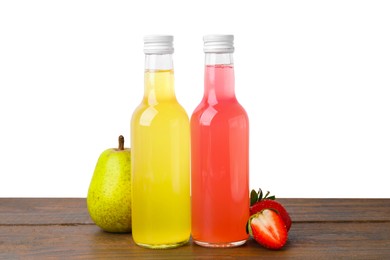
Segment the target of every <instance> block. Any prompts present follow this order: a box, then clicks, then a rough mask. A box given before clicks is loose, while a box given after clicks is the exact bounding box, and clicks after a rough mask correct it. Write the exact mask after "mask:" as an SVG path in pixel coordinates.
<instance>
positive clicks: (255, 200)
mask: <svg viewBox="0 0 390 260" xmlns="http://www.w3.org/2000/svg"><path fill="white" fill-rule="evenodd" d="M257 201H258V195H257V193H256V191H255V190H252V191H251V206H252V205H254V204H255V203H256V202H257Z"/></svg>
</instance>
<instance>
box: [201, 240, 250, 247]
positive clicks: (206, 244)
mask: <svg viewBox="0 0 390 260" xmlns="http://www.w3.org/2000/svg"><path fill="white" fill-rule="evenodd" d="M246 241H247V240H246V239H245V240H241V241H234V242H223V243H210V242H203V241H198V240H194V242H195V244H197V245H199V246H203V247H215V248H222V247H238V246H242V245H243V244H245V242H246Z"/></svg>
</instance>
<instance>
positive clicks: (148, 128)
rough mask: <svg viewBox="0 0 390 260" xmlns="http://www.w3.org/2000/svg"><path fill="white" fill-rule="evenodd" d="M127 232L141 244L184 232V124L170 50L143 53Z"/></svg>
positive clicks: (169, 240) (178, 237)
mask: <svg viewBox="0 0 390 260" xmlns="http://www.w3.org/2000/svg"><path fill="white" fill-rule="evenodd" d="M131 157H132V158H131V159H132V236H133V239H134V242H135V243H136V244H137V245H139V246H143V247H147V248H156V249H159V248H173V247H178V246H181V245H184V244H186V243H187V242H188V241H189V238H190V231H191V230H190V229H191V220H190V217H191V216H190V214H191V213H190V127H189V119H188V116H187V114H186V112H185V110H184V109H183V107H182V106H181V105H180V104H179V103H178V102H177V100H176V96H175V91H174V74H173V63H172V55H171V54H162V55H155V54H153V55H146V60H145V90H144V97H143V100H142V102H141V104H140V105H139V106H138V107H137V108H136V110H135V111H134V113H133V116H132V120H131Z"/></svg>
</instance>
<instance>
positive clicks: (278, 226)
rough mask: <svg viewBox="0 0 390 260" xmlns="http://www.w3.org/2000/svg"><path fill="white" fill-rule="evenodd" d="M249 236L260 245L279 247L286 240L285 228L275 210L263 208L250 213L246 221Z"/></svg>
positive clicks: (271, 247)
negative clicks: (252, 213)
mask: <svg viewBox="0 0 390 260" xmlns="http://www.w3.org/2000/svg"><path fill="white" fill-rule="evenodd" d="M248 230H249V233H250V234H251V236H253V238H254V239H255V240H256V241H257V242H258V243H259V244H261V245H262V246H264V247H266V248H270V249H280V248H282V247H283V246H284V245H285V244H286V242H287V229H286V226H285V224H284V222H283V220H282V218H281V217H280V216H279V214H277V213H276V212H275V211H273V210H271V209H265V210H263V211H260V212H257V213H256V214H254V215H252V216H251V217H250V218H249V221H248Z"/></svg>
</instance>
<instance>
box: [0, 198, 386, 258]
mask: <svg viewBox="0 0 390 260" xmlns="http://www.w3.org/2000/svg"><path fill="white" fill-rule="evenodd" d="M279 201H281V202H282V203H283V204H284V205H285V207H286V208H287V210H288V211H289V212H290V214H291V218H292V220H293V225H292V228H291V230H290V232H289V240H288V243H287V245H286V246H285V247H284V248H283V250H280V251H272V250H267V249H264V248H262V247H261V246H259V245H258V244H257V243H256V242H255V241H253V240H252V239H250V240H249V241H248V242H247V243H246V244H245V245H244V246H241V247H237V248H229V249H210V248H203V247H200V246H197V245H195V244H193V243H192V242H191V241H190V243H188V244H187V245H185V246H183V247H180V248H176V249H169V250H150V249H144V248H141V247H138V246H136V245H135V244H134V242H133V240H132V238H131V234H111V233H107V232H104V231H101V230H100V229H99V228H98V227H97V226H95V225H94V224H93V222H92V220H91V219H90V218H89V215H88V211H87V209H86V202H85V199H83V198H73V199H70V198H69V199H68V198H63V199H62V198H35V199H34V198H29V199H27V198H0V259H117V258H123V259H129V258H130V259H242V258H243V259H268V258H271V257H272V258H275V257H276V258H280V259H332V258H333V259H390V199H279Z"/></svg>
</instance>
